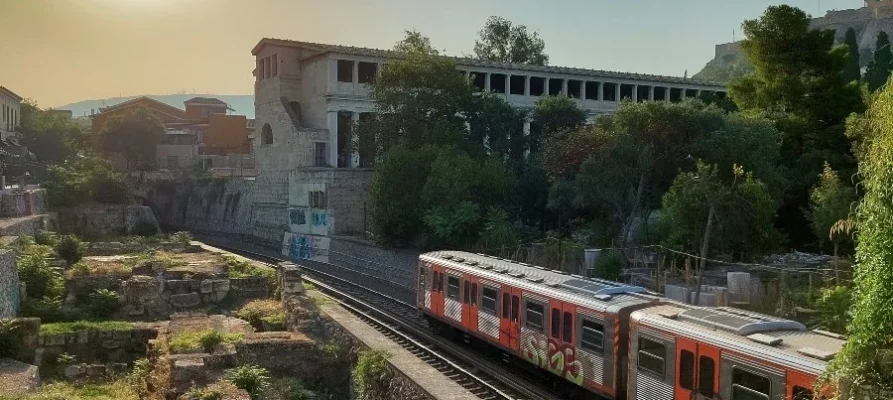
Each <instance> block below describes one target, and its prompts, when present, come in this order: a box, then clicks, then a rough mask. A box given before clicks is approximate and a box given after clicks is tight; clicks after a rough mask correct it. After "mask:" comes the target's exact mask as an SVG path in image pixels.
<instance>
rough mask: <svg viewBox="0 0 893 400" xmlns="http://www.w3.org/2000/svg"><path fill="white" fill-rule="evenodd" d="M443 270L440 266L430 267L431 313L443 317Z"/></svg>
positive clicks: (433, 265)
mask: <svg viewBox="0 0 893 400" xmlns="http://www.w3.org/2000/svg"><path fill="white" fill-rule="evenodd" d="M444 280H445V278H444V269H443V267H441V266H438V265H435V264H432V265H431V313H433V314H434V315H436V316H438V317H443V285H444V283H443V281H444Z"/></svg>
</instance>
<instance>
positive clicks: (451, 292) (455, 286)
mask: <svg viewBox="0 0 893 400" xmlns="http://www.w3.org/2000/svg"><path fill="white" fill-rule="evenodd" d="M447 297H449V298H451V299H456V300H459V278H456V277H455V276H447Z"/></svg>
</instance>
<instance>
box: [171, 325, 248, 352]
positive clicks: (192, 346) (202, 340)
mask: <svg viewBox="0 0 893 400" xmlns="http://www.w3.org/2000/svg"><path fill="white" fill-rule="evenodd" d="M244 338H245V335H243V334H241V333H222V332H217V331H214V330H204V331H186V332H180V333H177V334H175V335H174V336H173V337H171V340H170V351H171V353H173V354H183V353H198V352H201V351H204V352H206V353H211V352H213V350H214V348H215V347H217V345H219V344H221V343H233V344H235V343H239V342H241V341H242V339H244Z"/></svg>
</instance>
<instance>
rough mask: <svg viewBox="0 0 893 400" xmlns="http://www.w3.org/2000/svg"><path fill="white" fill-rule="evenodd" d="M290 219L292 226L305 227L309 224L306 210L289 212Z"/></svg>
mask: <svg viewBox="0 0 893 400" xmlns="http://www.w3.org/2000/svg"><path fill="white" fill-rule="evenodd" d="M289 219H290V220H291V224H292V225H304V224H306V223H307V217H306V216H305V215H304V210H299V209H295V210H289Z"/></svg>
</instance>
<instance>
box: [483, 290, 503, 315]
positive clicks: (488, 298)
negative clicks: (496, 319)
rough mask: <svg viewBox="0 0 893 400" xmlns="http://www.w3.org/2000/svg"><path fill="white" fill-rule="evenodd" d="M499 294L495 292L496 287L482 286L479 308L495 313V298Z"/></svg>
mask: <svg viewBox="0 0 893 400" xmlns="http://www.w3.org/2000/svg"><path fill="white" fill-rule="evenodd" d="M497 296H499V293H497V292H496V289H493V288H489V287H486V286H484V287H483V293H482V294H481V310H484V311H486V312H489V313H490V314H493V315H497V314H496V298H497Z"/></svg>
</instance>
